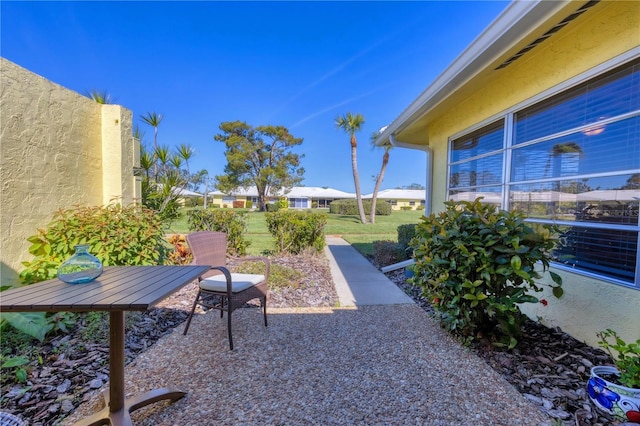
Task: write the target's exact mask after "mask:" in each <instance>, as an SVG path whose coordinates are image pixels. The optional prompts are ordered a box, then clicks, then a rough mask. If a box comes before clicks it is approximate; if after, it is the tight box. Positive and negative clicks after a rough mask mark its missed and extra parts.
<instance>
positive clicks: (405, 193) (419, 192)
mask: <svg viewBox="0 0 640 426" xmlns="http://www.w3.org/2000/svg"><path fill="white" fill-rule="evenodd" d="M362 198H364V199H371V198H373V193H371V194H366V195H363V196H362ZM377 199H378V200H383V201H386V202H388V203H389V204H391V209H392V210H423V209H424V203H425V190H424V189H385V190H382V191H379V192H378V198H377Z"/></svg>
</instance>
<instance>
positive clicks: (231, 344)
mask: <svg viewBox="0 0 640 426" xmlns="http://www.w3.org/2000/svg"><path fill="white" fill-rule="evenodd" d="M227 333H228V334H229V350H230V351H232V350H233V337H232V336H231V306H229V311H228V312H227Z"/></svg>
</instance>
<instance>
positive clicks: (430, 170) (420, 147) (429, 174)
mask: <svg viewBox="0 0 640 426" xmlns="http://www.w3.org/2000/svg"><path fill="white" fill-rule="evenodd" d="M389 142H391V145H393V146H397V147H400V148H410V149H417V150H420V151H424V153H425V154H426V156H427V173H426V180H425V187H426V188H427V189H426V191H425V199H424V215H425V216H429V215H430V214H431V199H432V197H431V193H432V192H433V188H432V186H433V180H432V174H433V150H432V149H431V147H430V146H427V145H416V144H413V143H406V142H400V141H399V140H397V139H396V135H395V134H393V133H392V134H391V135H389Z"/></svg>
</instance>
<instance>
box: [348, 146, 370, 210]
mask: <svg viewBox="0 0 640 426" xmlns="http://www.w3.org/2000/svg"><path fill="white" fill-rule="evenodd" d="M355 139H356V137H355V135H351V167H352V168H353V182H354V184H355V186H356V201H357V202H358V213H360V222H362V223H367V217H366V216H365V214H364V206H363V205H362V194H361V192H360V176H359V175H358V162H357V159H356V157H357V153H356V148H357V143H356V142H355Z"/></svg>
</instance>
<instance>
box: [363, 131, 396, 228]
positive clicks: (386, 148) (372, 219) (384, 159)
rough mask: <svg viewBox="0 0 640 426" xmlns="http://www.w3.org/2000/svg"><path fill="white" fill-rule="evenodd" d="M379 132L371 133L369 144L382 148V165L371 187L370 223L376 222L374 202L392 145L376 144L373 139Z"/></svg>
mask: <svg viewBox="0 0 640 426" xmlns="http://www.w3.org/2000/svg"><path fill="white" fill-rule="evenodd" d="M378 134H379V132H375V133H374V134H373V135H371V145H372V146H373V147H374V148H384V154H383V155H382V166H380V173H378V176H376V185H375V187H374V188H373V195H372V197H371V215H370V218H369V221H370V222H371V223H376V203H377V202H378V191H379V190H380V185H382V181H383V180H384V173H385V172H386V171H387V164H389V151H391V149H392V148H393V145H391V143H390V142H389V141H387V142H386V143H385V144H384V145H380V146H378V145H376V144H375V143H374V141H375V140H376V138H377V137H378Z"/></svg>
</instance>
